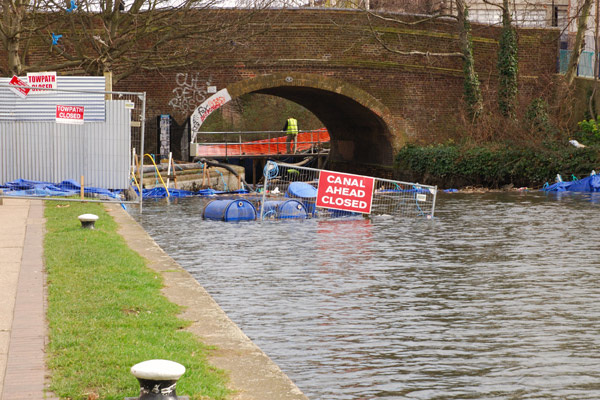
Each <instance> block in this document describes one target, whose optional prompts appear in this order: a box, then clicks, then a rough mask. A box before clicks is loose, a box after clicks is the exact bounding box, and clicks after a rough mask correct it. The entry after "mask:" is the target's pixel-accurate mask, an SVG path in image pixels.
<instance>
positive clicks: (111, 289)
mask: <svg viewBox="0 0 600 400" xmlns="http://www.w3.org/2000/svg"><path fill="white" fill-rule="evenodd" d="M87 213H91V214H95V215H98V217H99V219H98V221H96V224H95V229H93V230H91V229H83V228H81V224H80V222H79V220H78V219H77V217H78V216H79V215H81V214H87ZM45 217H46V234H45V239H44V255H45V262H46V269H47V272H48V322H49V329H50V332H49V335H50V343H49V347H48V352H49V358H48V366H49V368H50V370H51V375H52V377H51V390H52V391H53V392H54V393H55V394H56V395H58V396H60V398H61V399H85V400H89V399H115V400H116V399H118V400H123V398H125V397H137V396H139V384H138V382H137V380H136V379H135V377H134V376H133V375H132V374H131V373H130V368H131V367H132V366H133V365H135V364H137V363H138V362H141V361H145V360H150V359H167V360H172V361H176V362H178V363H180V364H182V365H184V366H185V367H186V373H185V374H184V375H183V377H182V378H181V379H180V380H179V382H178V384H177V394H178V395H187V396H190V399H224V398H225V397H226V396H227V394H228V390H227V388H226V376H225V374H224V372H223V371H220V370H217V369H216V368H214V367H212V366H210V365H209V364H208V362H207V358H206V355H207V350H208V349H209V347H207V346H206V345H203V344H202V343H200V342H199V340H198V339H197V338H196V337H195V336H194V335H193V334H192V333H190V332H187V331H185V330H184V328H185V327H186V326H188V325H189V323H188V322H187V321H184V320H182V319H180V318H178V317H177V314H178V313H179V312H180V307H179V306H177V305H175V304H173V303H171V302H169V301H168V300H167V299H166V298H165V297H164V296H163V295H162V294H161V293H160V290H161V287H162V278H161V276H160V274H158V273H156V272H154V271H152V270H150V269H149V268H148V267H147V266H146V264H145V260H144V259H143V258H142V257H141V256H140V255H139V254H137V253H136V252H134V251H133V250H131V249H130V248H129V247H128V246H127V244H126V243H125V241H124V239H123V238H122V237H121V236H120V235H119V234H117V228H118V226H117V224H116V223H115V221H114V220H113V219H112V218H111V216H110V215H108V214H107V213H106V211H105V210H104V208H103V206H102V205H101V204H98V203H80V202H59V203H56V202H47V203H46V207H45Z"/></svg>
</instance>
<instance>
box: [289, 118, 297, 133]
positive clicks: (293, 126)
mask: <svg viewBox="0 0 600 400" xmlns="http://www.w3.org/2000/svg"><path fill="white" fill-rule="evenodd" d="M287 133H288V135H297V134H298V121H296V118H288V120H287Z"/></svg>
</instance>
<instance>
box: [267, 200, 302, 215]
mask: <svg viewBox="0 0 600 400" xmlns="http://www.w3.org/2000/svg"><path fill="white" fill-rule="evenodd" d="M263 215H264V217H265V218H275V219H292V218H298V219H305V218H308V212H307V211H306V207H304V204H302V203H301V202H299V201H298V200H284V201H275V200H271V201H265V204H264V205H263Z"/></svg>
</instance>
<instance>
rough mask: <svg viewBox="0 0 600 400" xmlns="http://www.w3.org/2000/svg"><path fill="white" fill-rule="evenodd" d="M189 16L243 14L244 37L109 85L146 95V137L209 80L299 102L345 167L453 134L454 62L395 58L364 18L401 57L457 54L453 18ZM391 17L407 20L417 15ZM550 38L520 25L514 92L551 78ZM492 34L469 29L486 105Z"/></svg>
mask: <svg viewBox="0 0 600 400" xmlns="http://www.w3.org/2000/svg"><path fill="white" fill-rule="evenodd" d="M198 13H199V14H200V15H194V16H193V18H195V20H197V21H201V22H199V23H198V24H199V29H200V25H202V26H210V25H211V24H214V25H217V20H216V18H231V19H235V18H241V16H244V15H246V14H247V15H248V16H250V13H252V14H251V20H250V23H248V24H247V25H245V26H244V27H243V28H242V29H243V32H242V34H241V35H238V36H236V37H240V38H241V39H235V40H233V39H232V40H231V41H230V42H229V44H228V47H227V48H225V49H223V48H221V49H219V50H213V51H212V52H209V53H206V54H205V56H204V57H203V61H201V62H199V63H198V64H197V65H194V66H192V67H190V68H187V69H174V70H168V71H167V70H163V71H160V72H157V73H154V74H148V73H144V75H143V76H132V77H130V78H127V79H126V80H123V81H120V82H119V83H118V84H117V85H115V87H114V90H132V91H146V92H147V95H148V96H147V99H148V101H147V114H146V115H147V117H148V125H147V131H148V132H150V133H153V132H156V125H155V123H156V118H155V117H156V116H157V115H159V114H171V115H173V116H174V118H175V120H176V122H177V123H178V124H179V125H183V124H184V123H185V121H186V119H187V118H189V116H190V115H191V114H192V112H193V110H194V109H195V108H196V107H197V106H198V105H199V104H200V103H202V101H203V100H204V99H205V98H208V97H209V96H210V94H208V92H207V88H208V86H215V87H216V88H217V89H218V90H220V89H223V88H227V90H228V92H229V93H230V95H231V96H232V97H233V98H236V97H238V96H241V95H244V94H247V93H262V94H269V95H274V96H279V97H282V98H285V99H288V100H291V101H294V102H296V103H298V104H300V105H302V106H304V107H305V108H307V109H308V110H310V111H311V112H313V113H314V114H315V115H316V116H317V117H318V118H319V119H320V120H321V121H322V122H323V123H324V125H325V126H326V127H327V129H328V130H329V132H330V135H331V138H332V143H331V147H332V149H331V156H330V162H333V164H335V165H336V166H337V169H342V170H347V171H349V170H352V169H353V168H352V166H356V165H362V166H364V167H367V168H368V166H374V167H385V166H390V165H391V164H392V163H393V157H394V154H395V153H396V151H397V150H398V149H399V148H401V147H402V145H403V144H404V143H406V142H407V141H408V142H410V141H417V140H420V141H433V140H434V139H435V137H436V135H437V134H438V133H439V132H441V131H444V130H453V129H458V128H457V127H458V124H457V121H458V120H459V118H460V117H461V107H460V103H461V98H462V94H463V79H462V61H461V59H460V58H458V57H436V56H423V55H402V54H392V53H391V52H389V51H387V50H385V49H383V47H382V46H381V45H380V44H379V43H378V42H377V41H376V40H375V39H374V37H373V34H372V31H371V28H370V24H371V26H372V28H373V30H374V31H376V32H378V33H380V34H381V35H382V37H383V38H384V39H385V40H387V41H390V40H393V41H399V42H400V43H402V48H403V49H404V50H405V51H407V52H408V51H411V50H418V51H421V52H427V51H428V52H431V53H441V52H448V51H458V45H457V39H458V36H457V33H456V22H455V21H453V20H451V19H437V20H434V21H429V22H425V23H420V24H400V23H397V22H391V21H384V20H380V19H376V18H373V17H372V16H371V18H370V19H369V17H368V15H367V14H365V13H364V12H360V11H355V10H331V9H294V10H271V11H259V12H252V11H244V10H228V11H224V12H221V13H220V14H218V15H217V16H215V15H214V14H212V13H210V12H207V11H199V12H198ZM224 13H225V14H224ZM388 17H394V18H399V19H402V20H403V21H405V22H408V23H410V22H414V21H415V20H416V19H417V18H418V17H417V16H408V15H388ZM558 33H559V32H558V31H557V30H542V29H522V30H519V73H520V82H521V88H520V93H523V94H525V95H529V96H531V97H535V96H538V95H539V94H540V93H541V92H542V89H543V87H544V86H545V85H546V83H547V82H546V81H545V78H548V77H549V76H552V74H554V73H555V71H556V59H557V49H558V41H557V38H558ZM498 37H499V29H498V28H495V27H486V26H479V25H474V26H473V42H474V55H475V66H476V70H477V72H478V74H479V77H480V79H481V81H482V88H483V89H484V91H487V92H488V96H487V97H488V98H490V99H492V100H493V99H494V98H495V94H494V90H495V85H496V81H497V76H496V72H495V65H496V59H497V57H496V54H497V50H498ZM186 46H193V43H191V44H190V43H186ZM198 46H200V44H198ZM543 78H544V79H543ZM150 139H151V138H150ZM147 142H148V143H150V142H149V141H148V139H147ZM355 170H356V169H355ZM362 170H363V171H364V168H363V169H362Z"/></svg>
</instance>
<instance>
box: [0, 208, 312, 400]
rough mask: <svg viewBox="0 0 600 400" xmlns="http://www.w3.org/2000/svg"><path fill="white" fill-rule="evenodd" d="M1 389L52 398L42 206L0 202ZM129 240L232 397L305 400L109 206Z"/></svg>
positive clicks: (5, 398) (7, 399) (11, 399)
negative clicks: (223, 375)
mask: <svg viewBox="0 0 600 400" xmlns="http://www.w3.org/2000/svg"><path fill="white" fill-rule="evenodd" d="M1 200H2V204H1V205H0V393H1V399H2V400H22V399H35V400H40V399H51V400H57V397H55V396H53V395H52V393H50V392H47V391H46V389H47V387H48V376H49V372H48V370H47V369H46V364H45V346H46V343H47V340H48V339H47V326H46V292H45V287H46V285H45V271H44V264H43V238H44V218H43V209H44V205H43V203H42V201H40V200H21V199H6V198H5V199H1ZM107 209H108V211H109V213H110V215H111V216H112V217H113V218H114V219H115V221H116V222H117V223H118V224H119V227H120V228H119V233H120V234H121V235H122V236H123V237H124V238H125V240H126V242H127V244H128V245H129V246H130V247H131V248H132V249H133V250H135V251H137V252H138V253H139V254H140V255H141V256H143V257H144V258H146V260H148V266H149V267H150V268H152V269H154V270H156V271H158V272H160V273H161V275H162V276H163V279H164V282H165V287H164V289H163V294H164V295H165V296H166V297H167V298H168V299H169V300H170V301H172V302H174V303H176V304H179V305H181V306H183V307H184V309H185V311H184V313H183V314H182V316H181V317H182V318H184V319H186V320H188V321H192V325H191V327H190V328H189V329H190V330H191V331H192V332H193V333H194V334H196V335H197V336H198V337H199V338H200V340H202V341H203V342H204V343H206V344H208V345H212V346H215V349H216V350H214V351H213V352H212V353H211V355H210V361H211V363H212V364H213V365H215V366H216V367H218V368H221V369H224V370H226V371H227V372H228V374H229V376H230V388H231V389H233V390H234V395H233V396H232V400H307V397H306V396H305V395H304V394H303V393H302V392H301V391H300V390H299V389H298V387H296V385H295V384H294V383H293V382H292V381H291V380H290V379H289V378H288V377H287V375H285V374H284V373H283V372H282V371H281V370H280V369H279V367H278V366H277V365H276V364H275V363H274V362H273V361H272V360H271V359H270V358H269V357H268V356H267V355H266V354H265V353H263V352H262V351H261V350H260V349H259V348H258V347H257V346H256V345H255V344H254V343H253V342H252V341H251V340H250V339H249V338H248V337H247V336H246V335H245V334H244V333H243V332H242V331H241V330H240V329H239V328H238V327H237V325H236V324H235V323H233V322H232V321H231V320H230V319H229V318H228V317H227V315H226V314H225V313H224V312H223V310H222V309H221V308H220V307H219V305H218V304H217V303H216V302H215V301H214V300H213V299H212V298H211V297H210V295H209V294H208V293H207V292H206V291H205V290H204V289H203V288H202V287H201V286H200V285H199V284H198V282H197V281H196V280H195V279H194V278H193V277H192V276H191V275H190V274H189V273H188V272H187V271H185V270H184V269H183V268H182V267H181V266H179V265H178V264H177V263H176V262H175V261H174V260H173V259H172V258H171V257H169V256H168V255H167V254H166V253H165V252H164V251H163V250H162V249H161V248H160V247H159V246H158V245H157V244H156V243H155V242H154V241H153V240H152V238H150V237H149V236H148V234H147V233H146V232H145V231H144V230H143V229H142V227H141V226H140V225H139V224H138V223H137V222H136V221H135V220H133V219H132V218H131V216H130V215H129V214H127V213H126V212H125V211H124V210H123V209H122V208H121V207H120V206H119V205H108V206H107Z"/></svg>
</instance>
